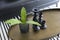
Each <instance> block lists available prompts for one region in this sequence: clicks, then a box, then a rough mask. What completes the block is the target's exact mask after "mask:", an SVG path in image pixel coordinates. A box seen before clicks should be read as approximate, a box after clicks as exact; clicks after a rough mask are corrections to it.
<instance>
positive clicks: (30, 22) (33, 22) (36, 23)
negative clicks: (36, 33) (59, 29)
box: [27, 21, 41, 26]
mask: <svg viewBox="0 0 60 40" xmlns="http://www.w3.org/2000/svg"><path fill="white" fill-rule="evenodd" d="M27 23H28V24H35V25H38V26H41V25H40V24H39V23H38V22H35V21H27Z"/></svg>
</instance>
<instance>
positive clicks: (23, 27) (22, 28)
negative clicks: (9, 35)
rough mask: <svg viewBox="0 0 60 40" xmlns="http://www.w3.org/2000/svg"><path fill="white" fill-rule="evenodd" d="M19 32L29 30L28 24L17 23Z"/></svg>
mask: <svg viewBox="0 0 60 40" xmlns="http://www.w3.org/2000/svg"><path fill="white" fill-rule="evenodd" d="M19 28H20V31H21V33H27V32H29V24H20V25H19Z"/></svg>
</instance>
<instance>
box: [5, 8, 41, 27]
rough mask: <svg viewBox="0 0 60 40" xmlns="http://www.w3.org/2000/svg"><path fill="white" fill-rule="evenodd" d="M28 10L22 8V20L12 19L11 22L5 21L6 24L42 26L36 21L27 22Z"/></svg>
mask: <svg viewBox="0 0 60 40" xmlns="http://www.w3.org/2000/svg"><path fill="white" fill-rule="evenodd" d="M26 17H27V15H26V9H25V8H24V7H22V9H21V20H18V19H10V20H7V21H5V23H8V24H10V25H11V26H12V25H15V24H20V23H21V24H26V23H27V24H35V25H38V26H41V25H40V24H39V23H38V22H34V21H26Z"/></svg>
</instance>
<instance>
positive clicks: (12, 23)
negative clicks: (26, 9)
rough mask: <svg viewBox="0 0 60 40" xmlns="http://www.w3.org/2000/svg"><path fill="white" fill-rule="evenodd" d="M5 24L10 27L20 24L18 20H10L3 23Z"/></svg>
mask: <svg viewBox="0 0 60 40" xmlns="http://www.w3.org/2000/svg"><path fill="white" fill-rule="evenodd" d="M5 23H7V24H10V25H11V26H12V25H15V24H20V23H22V22H21V21H19V20H18V19H10V20H7V21H5Z"/></svg>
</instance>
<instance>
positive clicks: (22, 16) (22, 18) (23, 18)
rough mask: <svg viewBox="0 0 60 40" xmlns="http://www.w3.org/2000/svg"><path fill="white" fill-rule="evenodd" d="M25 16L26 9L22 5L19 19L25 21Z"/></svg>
mask: <svg viewBox="0 0 60 40" xmlns="http://www.w3.org/2000/svg"><path fill="white" fill-rule="evenodd" d="M26 16H27V15H26V9H25V8H24V7H22V9H21V21H22V23H23V24H25V23H26Z"/></svg>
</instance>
